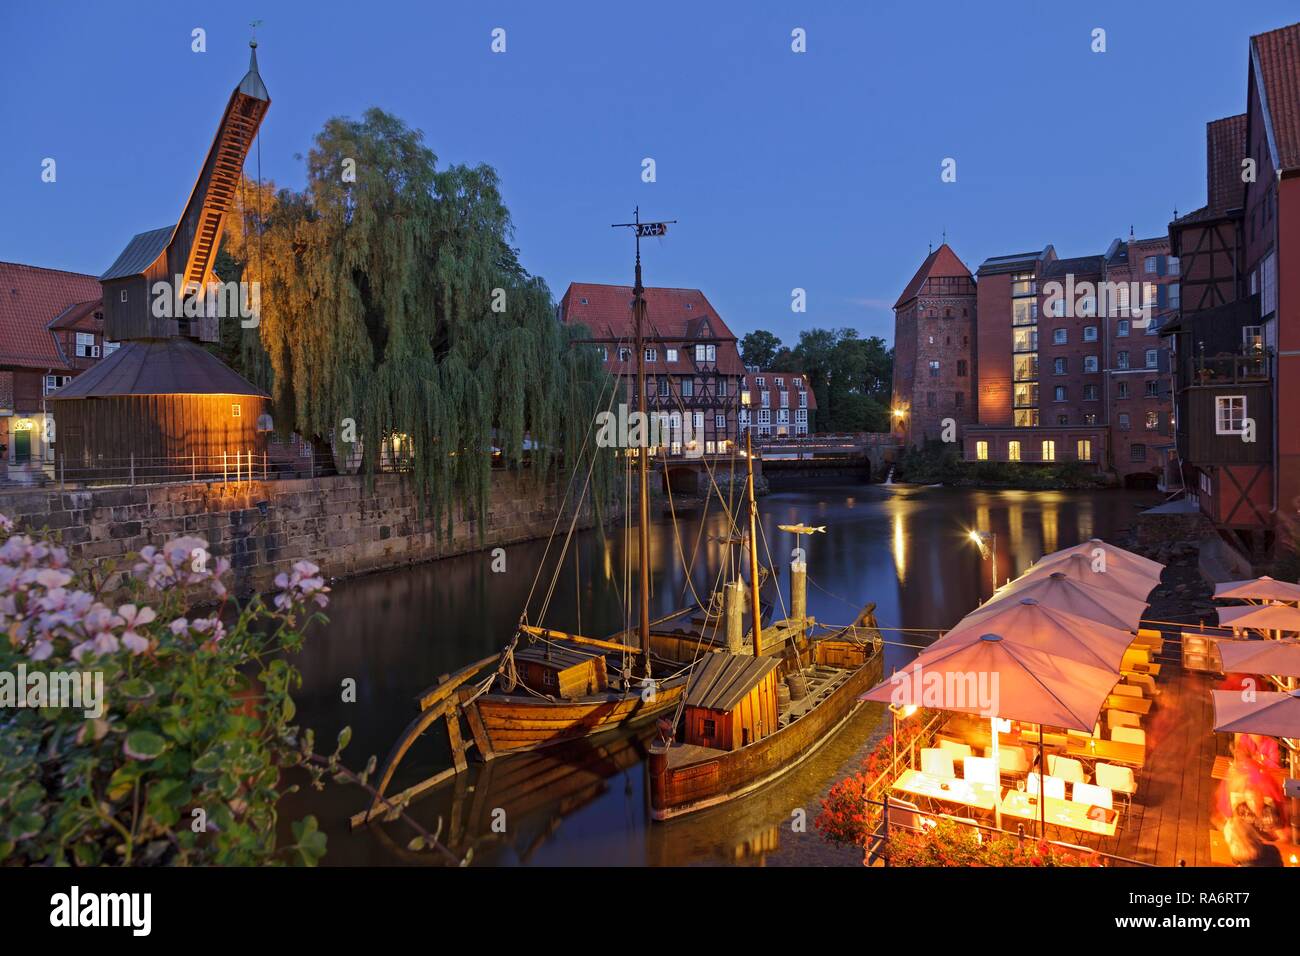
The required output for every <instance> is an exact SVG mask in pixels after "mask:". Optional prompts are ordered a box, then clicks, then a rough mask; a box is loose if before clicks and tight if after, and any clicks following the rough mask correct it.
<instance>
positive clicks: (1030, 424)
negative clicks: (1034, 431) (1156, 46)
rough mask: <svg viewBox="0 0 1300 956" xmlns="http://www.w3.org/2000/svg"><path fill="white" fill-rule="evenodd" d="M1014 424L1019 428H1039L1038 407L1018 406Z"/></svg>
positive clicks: (1013, 420)
mask: <svg viewBox="0 0 1300 956" xmlns="http://www.w3.org/2000/svg"><path fill="white" fill-rule="evenodd" d="M1012 424H1013V425H1015V426H1016V427H1017V428H1037V427H1038V409H1036V408H1017V409H1016V411H1015V417H1014V418H1013V419H1012Z"/></svg>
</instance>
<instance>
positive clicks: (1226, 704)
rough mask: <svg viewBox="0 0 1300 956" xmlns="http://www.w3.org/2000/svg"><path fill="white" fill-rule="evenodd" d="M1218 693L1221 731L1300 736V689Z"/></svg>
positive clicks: (1216, 726)
mask: <svg viewBox="0 0 1300 956" xmlns="http://www.w3.org/2000/svg"><path fill="white" fill-rule="evenodd" d="M1213 693H1214V729H1215V730H1216V731H1218V732H1220V733H1233V734H1264V735H1266V736H1269V737H1291V738H1296V737H1300V690H1292V691H1287V692H1285V693H1281V692H1277V691H1239V690H1216V691H1214V692H1213Z"/></svg>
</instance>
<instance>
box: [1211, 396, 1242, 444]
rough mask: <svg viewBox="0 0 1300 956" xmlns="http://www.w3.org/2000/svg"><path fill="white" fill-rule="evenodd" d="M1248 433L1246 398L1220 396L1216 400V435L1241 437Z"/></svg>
mask: <svg viewBox="0 0 1300 956" xmlns="http://www.w3.org/2000/svg"><path fill="white" fill-rule="evenodd" d="M1245 431H1246V396H1245V395H1218V396H1215V399H1214V433H1215V434H1216V435H1241V434H1243V433H1244V432H1245Z"/></svg>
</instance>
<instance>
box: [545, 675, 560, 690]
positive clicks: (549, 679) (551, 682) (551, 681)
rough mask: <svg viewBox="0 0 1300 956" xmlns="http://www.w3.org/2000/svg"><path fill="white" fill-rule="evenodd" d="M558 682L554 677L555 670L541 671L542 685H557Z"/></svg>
mask: <svg viewBox="0 0 1300 956" xmlns="http://www.w3.org/2000/svg"><path fill="white" fill-rule="evenodd" d="M559 683H560V682H559V679H558V678H557V677H556V674H555V671H542V686H543V687H558V686H559Z"/></svg>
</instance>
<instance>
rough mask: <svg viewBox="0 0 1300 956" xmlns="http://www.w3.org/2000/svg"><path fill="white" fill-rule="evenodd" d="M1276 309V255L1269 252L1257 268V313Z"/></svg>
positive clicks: (1261, 314)
mask: <svg viewBox="0 0 1300 956" xmlns="http://www.w3.org/2000/svg"><path fill="white" fill-rule="evenodd" d="M1276 311H1277V257H1276V256H1275V255H1274V254H1273V253H1271V252H1270V253H1269V254H1268V255H1266V256H1265V257H1264V261H1263V264H1262V265H1261V266H1260V268H1259V314H1260V316H1261V317H1263V316H1266V315H1269V314H1271V313H1273V312H1276Z"/></svg>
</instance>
